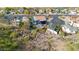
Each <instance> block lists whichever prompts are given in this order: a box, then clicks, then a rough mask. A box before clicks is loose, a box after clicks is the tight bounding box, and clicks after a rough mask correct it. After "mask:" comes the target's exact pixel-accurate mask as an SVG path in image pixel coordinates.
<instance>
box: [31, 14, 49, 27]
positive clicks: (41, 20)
mask: <svg viewBox="0 0 79 59" xmlns="http://www.w3.org/2000/svg"><path fill="white" fill-rule="evenodd" d="M32 20H33V21H34V22H33V24H34V25H35V26H36V27H38V28H42V27H43V26H44V25H45V24H46V22H47V21H46V17H45V16H40V15H37V16H33V18H32Z"/></svg>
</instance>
